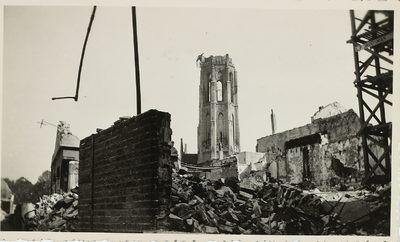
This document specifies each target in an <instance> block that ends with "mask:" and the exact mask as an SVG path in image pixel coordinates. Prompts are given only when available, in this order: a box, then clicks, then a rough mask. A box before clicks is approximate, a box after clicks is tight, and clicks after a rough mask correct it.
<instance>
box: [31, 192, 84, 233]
mask: <svg viewBox="0 0 400 242" xmlns="http://www.w3.org/2000/svg"><path fill="white" fill-rule="evenodd" d="M78 198H79V196H78V193H77V188H75V189H72V190H71V192H68V193H63V194H57V193H54V194H52V195H44V196H43V197H41V198H40V201H39V202H38V203H36V208H35V210H34V215H33V216H30V217H28V218H25V219H26V223H25V225H26V227H27V229H28V230H31V231H61V232H74V231H78Z"/></svg>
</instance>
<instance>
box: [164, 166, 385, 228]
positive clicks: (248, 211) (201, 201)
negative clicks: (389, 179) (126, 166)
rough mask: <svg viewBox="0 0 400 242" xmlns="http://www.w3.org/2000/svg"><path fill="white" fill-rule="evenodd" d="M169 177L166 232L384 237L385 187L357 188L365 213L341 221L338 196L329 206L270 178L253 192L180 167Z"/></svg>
mask: <svg viewBox="0 0 400 242" xmlns="http://www.w3.org/2000/svg"><path fill="white" fill-rule="evenodd" d="M172 178H173V182H172V196H171V200H172V206H171V209H170V214H169V230H171V231H183V232H192V233H210V234H219V233H222V234H271V235H333V234H340V235H388V234H389V231H390V228H389V222H390V185H389V186H387V187H385V188H382V189H380V190H379V191H376V192H369V191H365V190H363V191H360V193H359V196H361V197H362V199H364V200H366V201H368V203H369V204H370V212H369V213H368V214H367V216H362V217H361V218H357V219H355V220H354V221H348V222H347V223H343V222H341V221H340V220H339V218H340V213H341V211H342V209H343V207H344V206H345V205H346V204H345V203H344V204H343V205H340V206H342V207H341V208H340V210H339V212H338V213H334V212H333V211H334V209H335V208H336V207H337V206H339V202H340V199H339V201H338V202H336V203H332V204H331V203H330V202H328V201H327V200H326V199H324V198H323V197H320V196H318V195H317V194H313V193H312V192H307V191H303V190H301V189H299V188H298V187H295V186H291V185H287V184H281V183H278V182H276V181H271V182H265V183H264V184H263V185H262V186H260V187H259V188H257V189H255V190H253V189H248V188H243V187H240V182H239V181H238V179H237V178H230V179H225V181H224V182H223V181H222V180H217V181H211V180H205V179H200V178H197V177H194V176H192V175H190V174H185V172H184V171H179V172H178V173H173V177H172ZM347 197H349V195H347ZM336 211H337V210H336ZM371 221H372V222H373V223H371Z"/></svg>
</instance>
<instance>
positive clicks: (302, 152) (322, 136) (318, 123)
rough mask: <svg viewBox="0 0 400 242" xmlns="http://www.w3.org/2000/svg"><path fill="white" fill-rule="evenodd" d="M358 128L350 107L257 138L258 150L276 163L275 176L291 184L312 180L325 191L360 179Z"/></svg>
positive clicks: (360, 158) (355, 117)
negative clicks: (327, 116)
mask: <svg viewBox="0 0 400 242" xmlns="http://www.w3.org/2000/svg"><path fill="white" fill-rule="evenodd" d="M359 129H360V123H359V119H358V117H357V115H356V114H355V113H354V112H353V111H352V110H349V111H347V112H345V113H342V114H339V115H335V116H332V117H329V118H326V119H316V120H314V121H313V123H311V124H307V125H305V126H302V127H298V128H295V129H292V130H288V131H285V132H282V133H279V134H275V135H271V136H267V137H263V138H261V139H259V140H257V150H258V151H259V152H266V154H267V160H268V162H270V163H273V162H277V164H276V167H278V168H279V169H278V170H277V172H271V174H272V176H273V177H276V178H279V179H280V180H282V181H284V182H288V183H302V182H304V181H306V180H308V181H312V182H313V183H314V184H315V185H316V186H318V187H319V188H320V189H322V190H324V189H327V188H328V187H329V186H332V185H335V184H337V183H340V182H342V183H345V182H350V181H352V182H359V181H360V179H361V173H362V172H363V170H364V166H363V164H362V160H363V157H362V152H360V150H361V138H360V137H359V136H357V132H358V130H359ZM280 154H283V156H281V155H280ZM332 160H333V162H332ZM336 161H339V163H340V164H338V163H335V162H336ZM269 170H270V171H271V170H273V169H271V168H270V169H269Z"/></svg>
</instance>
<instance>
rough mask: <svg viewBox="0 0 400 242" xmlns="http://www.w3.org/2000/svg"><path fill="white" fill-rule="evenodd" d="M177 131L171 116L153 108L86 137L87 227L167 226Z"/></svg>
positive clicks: (83, 209) (83, 189) (82, 168)
mask: <svg viewBox="0 0 400 242" xmlns="http://www.w3.org/2000/svg"><path fill="white" fill-rule="evenodd" d="M171 134H172V131H171V129H170V115H169V114H168V113H163V112H159V111H157V110H150V111H148V112H146V113H143V114H140V115H138V116H136V117H133V118H130V119H127V120H125V121H122V122H119V123H117V122H116V123H115V125H114V126H112V127H110V128H108V129H106V130H103V131H100V132H99V133H97V134H94V135H92V136H89V137H87V138H85V139H83V140H81V143H80V165H79V175H80V177H79V189H80V191H79V217H80V224H79V228H80V230H81V231H86V232H89V231H91V232H97V231H99V232H100V231H101V232H143V231H155V230H157V229H158V230H159V229H163V226H164V224H165V219H163V218H165V217H166V216H167V215H168V214H169V204H170V192H171V184H172V178H171V172H172V162H171V157H170V155H171V151H170V148H171V147H170V146H169V145H168V142H169V141H170V140H171ZM157 218H159V219H158V220H157Z"/></svg>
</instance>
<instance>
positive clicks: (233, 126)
mask: <svg viewBox="0 0 400 242" xmlns="http://www.w3.org/2000/svg"><path fill="white" fill-rule="evenodd" d="M232 132H233V134H232V138H233V139H232V140H233V144H235V143H236V142H235V116H233V114H232Z"/></svg>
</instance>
